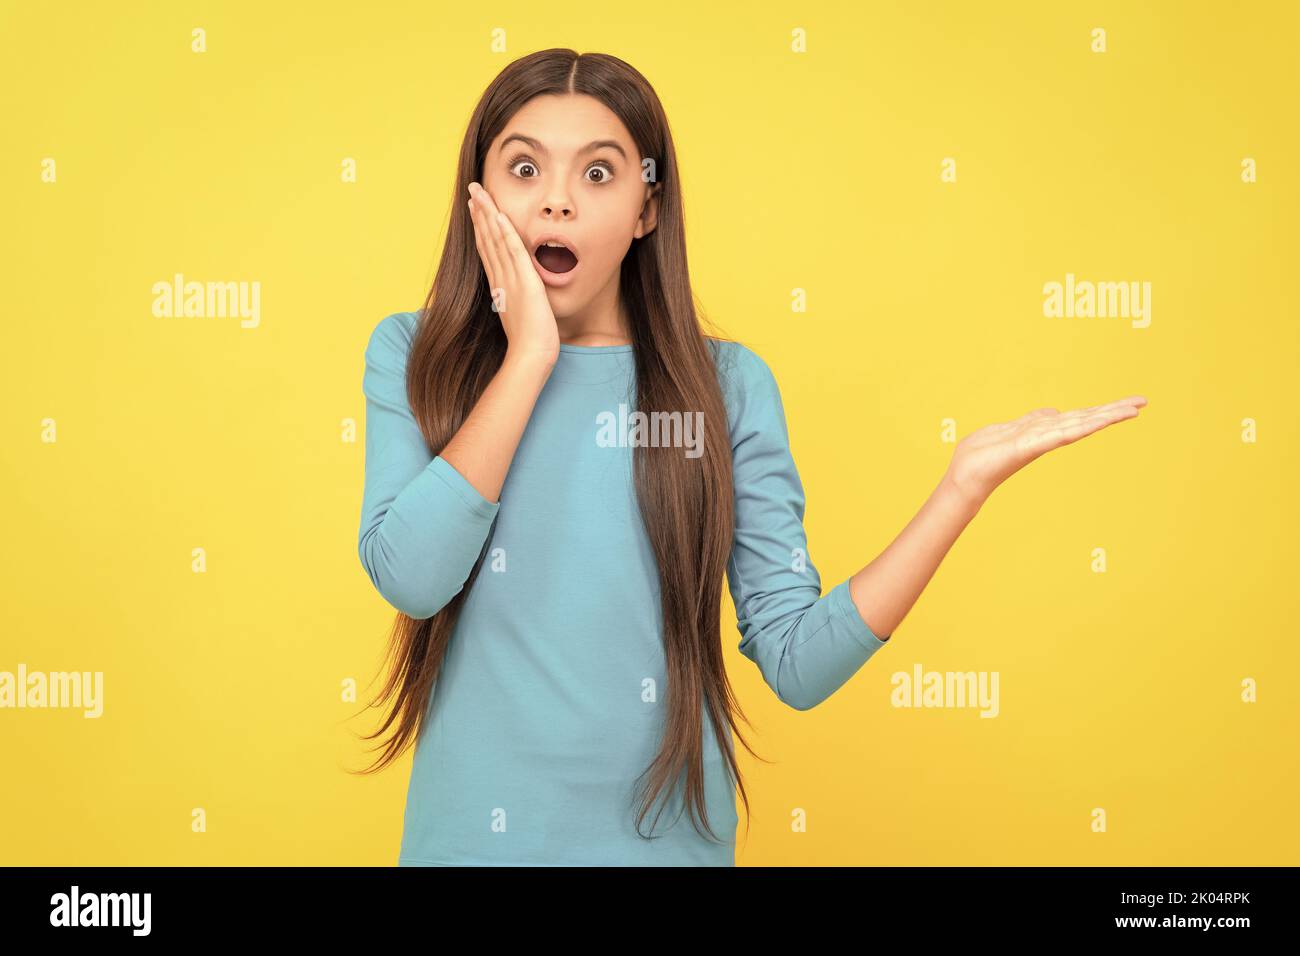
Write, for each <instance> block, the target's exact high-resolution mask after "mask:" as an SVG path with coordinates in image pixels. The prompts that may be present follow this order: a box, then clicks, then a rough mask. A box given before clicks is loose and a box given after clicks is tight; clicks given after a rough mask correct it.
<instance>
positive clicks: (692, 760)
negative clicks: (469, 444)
mask: <svg viewBox="0 0 1300 956" xmlns="http://www.w3.org/2000/svg"><path fill="white" fill-rule="evenodd" d="M573 93H577V94H586V95H588V96H592V97H595V98H596V99H598V100H600V101H601V102H602V103H604V104H605V105H606V106H607V107H609V109H610V110H611V111H612V112H613V113H614V114H615V115H617V116H618V118H619V119H620V120H622V122H623V124H624V126H625V127H626V128H627V130H628V132H629V133H630V134H631V137H632V140H633V142H634V143H636V145H637V147H638V149H639V150H640V151H641V156H642V157H643V158H650V159H653V160H654V176H653V179H654V181H655V182H654V185H653V186H652V189H655V190H657V191H658V197H659V208H658V218H657V223H656V226H655V228H654V229H653V230H652V231H651V232H650V233H649V234H648V235H647V236H644V237H642V238H640V239H634V240H633V241H632V246H631V248H630V249H629V250H628V252H627V255H626V256H625V257H624V259H623V262H622V265H621V268H620V274H619V295H620V298H621V304H622V306H623V309H624V311H625V314H626V315H627V316H628V317H629V319H630V326H631V337H632V346H633V353H634V355H635V365H636V381H637V387H636V396H637V398H636V401H637V409H638V410H641V411H644V412H646V413H647V414H648V413H650V412H652V411H656V410H659V411H671V410H685V409H690V410H693V411H694V410H699V411H702V412H703V413H704V415H703V422H704V438H703V441H704V453H703V454H702V455H700V456H698V457H695V458H690V457H686V456H683V455H681V454H680V450H679V449H677V450H674V449H672V448H667V447H655V446H651V445H648V444H646V443H638V444H637V445H635V446H634V449H633V474H634V480H635V484H636V493H637V499H638V503H639V507H640V511H641V517H642V520H643V522H644V525H645V528H646V531H647V534H648V537H649V542H650V544H651V546H652V548H653V553H654V556H655V559H656V561H657V563H658V576H659V584H660V596H661V604H662V611H663V643H664V652H665V656H666V662H667V683H668V687H667V703H668V714H667V718H666V721H665V724H664V733H663V740H662V744H661V746H660V750H659V752H658V754H657V756H656V757H655V759H654V760H653V761H652V762H651V764H650V766H648V767H647V768H646V770H645V771H644V772H643V773H642V774H641V775H640V777H638V778H637V779H638V780H640V779H643V778H646V777H648V778H649V779H648V781H647V783H646V784H645V785H644V786H643V787H642V788H641V791H640V792H641V797H642V802H641V806H640V808H639V812H638V815H637V821H636V828H637V832H638V833H640V831H641V822H642V821H643V820H644V819H645V817H646V815H647V813H648V812H649V810H650V808H651V806H653V804H654V803H655V801H656V799H657V798H658V797H659V795H660V793H662V792H663V791H664V790H665V788H666V787H668V786H670V785H675V782H676V781H677V780H678V779H679V777H680V776H681V775H682V773H683V772H684V773H685V775H686V804H687V806H688V807H689V808H690V811H691V818H692V823H693V824H694V825H695V827H696V830H697V831H698V830H699V826H700V824H699V822H698V819H699V818H702V820H703V825H704V827H705V829H706V830H707V831H708V834H709V836H710V837H712V838H715V839H716V837H714V834H713V830H712V828H711V827H710V826H709V822H708V812H707V809H706V807H705V801H704V768H703V744H702V737H703V732H704V726H703V720H702V712H701V708H700V703H701V701H703V703H704V706H705V707H706V708H707V710H708V716H709V720H710V722H711V725H712V729H713V733H714V735H715V737H716V739H717V742H718V746H719V750H720V751H721V753H722V754H724V755H725V757H726V759H727V765H728V767H729V769H730V773H731V775H732V779H733V781H734V783H736V784H738V785H739V786H740V793H741V797H742V799H743V800H744V803H745V810H746V819H747V821H748V812H749V798H748V796H747V795H746V794H745V787H744V783H743V781H741V779H740V770H739V767H738V766H737V764H736V757H735V753H734V752H733V750H732V747H731V746H730V745H729V742H728V741H727V739H726V736H725V733H724V729H723V728H724V724H725V725H729V726H730V727H731V728H732V729H733V731H735V733H736V734H737V736H739V737H740V740H741V743H743V744H744V746H745V748H746V749H748V750H750V753H753V750H752V749H751V748H750V746H749V743H748V742H747V741H745V739H744V737H743V736H741V735H740V732H739V729H738V728H737V725H736V721H735V719H734V717H733V712H734V716H738V717H739V718H740V719H741V720H743V721H745V723H746V724H748V723H749V721H748V719H747V718H745V716H744V714H743V712H742V711H741V709H740V705H739V703H738V701H737V699H736V697H735V694H734V692H733V690H732V688H731V685H730V682H729V681H728V679H727V674H726V669H725V667H724V665H723V658H722V642H721V634H720V632H719V627H720V615H721V603H720V602H721V594H722V576H723V573H724V571H725V568H726V564H727V559H728V555H729V553H730V550H731V545H732V534H733V530H734V529H733V516H734V511H733V509H734V497H733V494H734V491H733V488H732V471H731V469H732V460H731V444H730V440H729V438H728V429H727V427H726V422H727V412H726V406H725V404H724V400H723V394H722V390H721V387H720V384H719V380H718V372H717V367H716V366H715V362H714V358H713V356H712V355H711V354H710V352H711V349H710V344H709V342H708V341H707V339H708V338H716V336H709V337H706V336H705V335H704V333H703V332H702V330H701V325H700V319H699V318H698V317H697V315H696V308H695V301H694V296H693V295H692V291H691V285H690V279H689V274H688V271H687V264H686V239H685V230H684V227H683V222H682V194H681V187H680V183H679V179H678V169H677V157H676V153H675V150H674V147H673V141H672V136H671V134H670V132H669V128H668V121H667V118H666V117H665V115H664V111H663V108H662V106H661V105H660V102H659V98H658V96H657V95H656V94H655V92H654V89H653V88H652V87H651V86H650V84H649V83H648V82H647V81H646V79H645V78H644V77H643V76H642V75H641V74H640V73H639V72H637V71H636V70H635V69H634V68H633V67H631V66H630V65H629V64H627V63H625V62H623V61H622V60H620V59H618V58H617V57H613V56H608V55H605V54H601V53H584V54H578V53H577V52H575V51H574V50H569V49H551V50H542V51H539V52H536V53H532V54H529V55H527V56H524V57H522V58H520V59H518V60H516V61H514V62H512V63H511V64H509V65H508V66H507V67H506V68H505V69H504V70H502V71H501V73H500V74H499V75H498V76H497V77H496V78H495V79H494V80H493V81H492V83H491V85H490V86H489V87H488V88H487V90H486V91H485V92H484V94H483V96H482V98H481V99H480V100H479V102H478V105H477V106H476V107H475V109H474V114H473V116H472V117H471V118H470V121H469V126H468V128H467V130H466V132H465V139H464V141H463V143H462V144H461V150H460V160H459V163H458V165H457V170H456V183H455V188H454V189H453V191H452V195H453V198H454V199H457V197H461V196H464V195H465V193H466V192H467V189H468V185H469V183H470V182H471V181H478V182H481V181H482V173H483V160H484V157H485V156H486V154H487V151H488V148H489V146H490V145H491V143H492V142H493V140H494V139H495V138H496V137H497V135H498V134H499V133H500V132H501V130H502V129H503V127H504V126H505V124H506V123H507V122H508V121H509V120H510V117H511V116H513V115H514V113H515V112H516V111H517V110H518V109H519V108H520V107H522V106H523V105H524V104H525V103H526V102H528V101H529V100H530V99H532V98H533V97H534V96H538V95H542V94H555V95H565V94H573ZM451 208H452V213H451V222H450V225H449V228H448V231H447V239H446V245H445V246H444V247H443V252H442V259H441V262H440V263H439V265H438V271H437V274H436V276H435V277H434V281H433V286H432V287H431V289H430V291H429V294H428V297H427V298H426V300H425V304H424V307H423V310H422V315H421V321H420V323H419V328H418V330H417V332H416V333H415V339H414V342H413V343H412V345H411V352H410V356H409V358H408V363H407V381H406V388H407V399H408V401H409V402H410V406H411V409H412V412H413V414H414V415H415V419H416V421H417V422H418V423H419V426H420V430H421V431H422V432H423V434H424V437H425V439H426V440H427V441H428V444H429V448H430V449H441V448H443V447H444V446H445V445H446V443H447V442H448V441H449V440H450V439H451V438H452V436H454V435H455V434H456V432H457V430H458V429H459V428H460V426H461V424H462V423H463V422H464V421H465V418H466V417H467V416H468V414H469V412H470V410H471V409H472V408H473V407H474V405H475V403H476V402H477V401H478V398H479V396H480V395H481V394H482V393H483V390H484V389H485V388H486V387H487V385H488V383H489V382H490V380H491V379H492V377H493V375H495V373H496V371H497V369H498V368H499V367H500V365H501V362H502V360H503V358H504V357H505V352H506V345H507V340H506V336H505V332H504V331H503V329H502V327H501V322H500V320H499V318H498V317H497V315H496V314H495V313H494V312H493V311H492V308H491V296H490V293H489V290H488V287H487V277H486V276H485V274H484V271H483V267H482V263H481V261H480V259H479V256H478V252H477V248H476V246H475V243H474V227H473V222H472V220H471V219H470V214H469V210H468V209H467V208H466V205H465V203H463V202H461V201H459V200H458V199H457V201H453V202H452V203H451ZM674 452H676V453H674ZM435 453H436V452H435ZM485 553H486V549H485ZM482 563H483V555H482V554H481V555H480V556H479V560H478V562H477V563H476V564H475V565H474V568H473V570H472V571H471V572H470V575H469V579H468V581H467V582H466V585H465V587H463V588H462V589H461V590H460V591H459V592H458V593H457V594H456V596H455V597H453V598H452V599H451V601H450V602H448V604H447V605H446V606H445V607H443V608H442V609H441V610H440V611H438V613H436V614H435V615H434V616H433V617H431V618H428V619H426V620H419V619H416V618H411V617H408V616H407V615H405V614H400V613H399V615H398V617H397V620H396V622H395V623H394V625H393V631H392V635H391V640H390V645H389V654H388V657H389V658H391V660H392V667H391V669H390V671H389V674H388V679H387V682H386V683H385V685H384V687H383V690H382V691H381V692H380V694H379V695H378V697H376V698H375V700H374V701H373V702H372V704H371V706H382V705H383V702H384V701H386V700H388V699H389V698H394V697H395V703H394V706H393V708H392V711H391V712H390V713H389V714H388V717H387V719H386V720H385V721H384V723H383V725H382V726H381V727H380V728H379V729H378V730H377V731H375V733H373V734H370V735H368V736H366V737H365V738H363V739H366V740H369V739H373V738H374V737H377V736H379V735H380V734H382V733H384V732H385V731H386V730H387V729H388V728H389V727H390V726H391V725H392V724H393V723H394V721H396V722H397V727H396V729H395V731H394V733H393V735H392V737H391V738H390V739H389V740H388V741H387V742H386V743H385V745H384V748H383V751H384V752H383V754H382V755H381V756H380V757H379V758H378V760H377V761H376V763H374V764H373V765H372V766H371V767H369V768H367V769H366V770H365V771H362V772H363V773H369V772H373V771H376V770H379V769H382V768H383V767H384V766H386V765H387V764H389V763H391V762H392V761H393V760H394V759H396V758H397V757H398V756H399V755H400V754H401V753H402V752H403V751H404V750H405V749H406V748H407V747H408V746H410V745H411V744H412V742H413V741H418V740H419V738H420V735H421V734H422V733H423V731H424V728H425V719H426V707H427V706H428V704H429V700H430V694H431V692H433V689H434V684H435V681H436V680H437V677H438V672H439V668H440V666H441V664H442V660H443V655H444V654H445V653H446V650H447V644H448V641H449V640H450V639H451V634H452V630H453V628H454V626H455V622H456V619H457V617H458V616H459V614H460V610H461V607H462V606H463V604H464V602H465V599H466V596H467V595H468V594H469V590H470V587H471V586H472V585H473V582H474V580H475V579H476V578H477V576H478V572H479V569H480V567H481V566H482ZM760 759H762V758H760ZM659 813H662V808H660V811H659ZM659 813H656V814H655V822H657V821H658V819H659ZM746 826H747V827H748V822H747V823H746ZM653 829H654V823H652V824H651V830H652V831H653ZM642 835H643V836H644V834H642Z"/></svg>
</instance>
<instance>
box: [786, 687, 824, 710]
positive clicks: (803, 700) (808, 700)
mask: <svg viewBox="0 0 1300 956" xmlns="http://www.w3.org/2000/svg"><path fill="white" fill-rule="evenodd" d="M774 689H775V690H776V696H777V699H778V700H780V701H781V703H783V704H785V705H786V706H787V707H790V708H792V709H793V710H812V709H813V708H814V707H816V706H817V705H818V704H820V703H821V702H822V701H824V700H825V699H826V695H824V694H813V693H809V692H808V689H807V688H805V687H795V688H793V689H791V688H790V687H784V688H774Z"/></svg>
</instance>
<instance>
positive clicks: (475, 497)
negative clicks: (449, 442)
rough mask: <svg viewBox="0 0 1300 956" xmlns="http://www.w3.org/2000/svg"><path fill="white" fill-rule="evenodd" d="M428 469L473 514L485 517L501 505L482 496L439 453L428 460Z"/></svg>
mask: <svg viewBox="0 0 1300 956" xmlns="http://www.w3.org/2000/svg"><path fill="white" fill-rule="evenodd" d="M429 470H430V471H432V472H433V473H434V474H435V475H437V476H438V477H439V478H441V479H442V481H443V483H444V484H445V485H447V487H448V488H450V489H451V490H452V491H454V492H456V494H457V495H459V496H460V499H461V500H462V501H464V502H465V504H467V505H468V506H469V508H470V510H471V511H472V512H473V513H474V514H475V515H478V516H479V517H482V518H487V517H490V516H492V515H494V514H496V512H497V510H498V509H499V508H500V507H501V502H499V501H488V500H487V499H486V498H484V497H483V495H482V494H481V493H480V492H479V490H478V489H477V488H475V487H474V486H473V485H471V484H470V483H469V479H468V478H466V477H465V476H464V475H462V474H461V473H460V472H459V471H457V470H456V469H455V468H453V467H452V464H451V462H449V461H448V460H447V459H445V458H443V457H442V456H441V455H435V456H434V459H433V461H431V462H429Z"/></svg>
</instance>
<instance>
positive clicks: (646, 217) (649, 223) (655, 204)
mask: <svg viewBox="0 0 1300 956" xmlns="http://www.w3.org/2000/svg"><path fill="white" fill-rule="evenodd" d="M662 186H663V183H660V182H655V183H651V184H650V191H649V193H647V194H646V199H645V204H644V205H643V206H642V207H641V215H640V216H639V217H638V218H637V221H636V230H635V231H634V232H633V233H632V238H634V239H640V238H642V237H644V236H648V235H649V234H650V233H651V232H653V231H654V228H655V225H656V224H657V223H658V222H659V191H660V188H661V187H662Z"/></svg>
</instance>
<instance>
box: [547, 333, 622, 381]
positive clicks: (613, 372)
mask: <svg viewBox="0 0 1300 956" xmlns="http://www.w3.org/2000/svg"><path fill="white" fill-rule="evenodd" d="M634 362H635V356H634V354H633V348H632V345H631V344H628V345H566V344H565V343H563V342H561V343H560V353H559V355H558V356H557V357H556V360H555V365H554V366H552V368H551V374H550V379H551V380H553V381H559V382H573V383H576V384H580V385H597V384H601V383H603V382H611V381H614V380H615V379H617V378H620V377H627V376H628V375H629V374H631V372H632V369H633V368H634Z"/></svg>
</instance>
